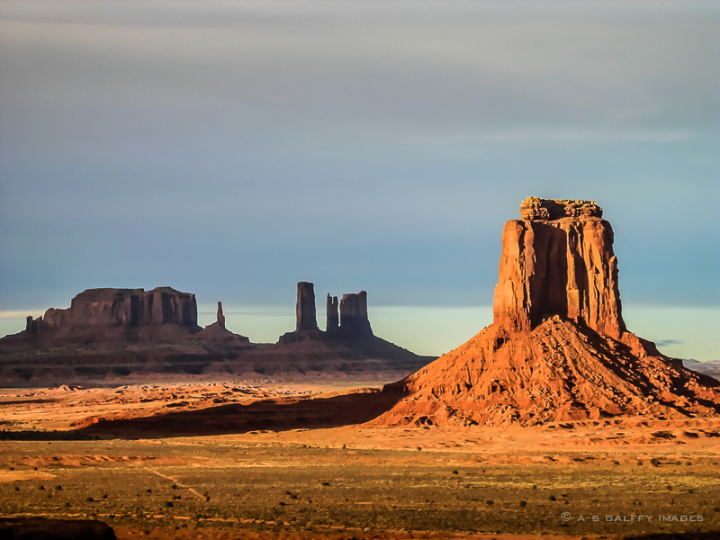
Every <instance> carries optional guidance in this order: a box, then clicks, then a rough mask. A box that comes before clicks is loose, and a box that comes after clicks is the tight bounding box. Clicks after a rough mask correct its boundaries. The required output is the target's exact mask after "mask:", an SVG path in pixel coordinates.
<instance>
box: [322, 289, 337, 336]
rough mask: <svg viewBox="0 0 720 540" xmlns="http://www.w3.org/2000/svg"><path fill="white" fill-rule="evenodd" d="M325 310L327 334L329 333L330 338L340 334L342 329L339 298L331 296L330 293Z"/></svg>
mask: <svg viewBox="0 0 720 540" xmlns="http://www.w3.org/2000/svg"><path fill="white" fill-rule="evenodd" d="M325 310H326V312H327V323H326V325H325V332H327V334H328V335H329V336H334V335H336V334H337V333H338V330H339V329H340V315H339V312H338V297H337V296H330V293H328V295H327V302H326V305H325Z"/></svg>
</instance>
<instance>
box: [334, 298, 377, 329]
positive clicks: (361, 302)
mask: <svg viewBox="0 0 720 540" xmlns="http://www.w3.org/2000/svg"><path fill="white" fill-rule="evenodd" d="M340 334H341V335H342V336H343V337H344V338H346V339H355V338H363V337H370V336H372V335H373V333H372V328H371V327H370V320H369V319H368V311H367V293H366V292H365V291H360V292H359V293H352V294H344V295H343V297H342V300H340Z"/></svg>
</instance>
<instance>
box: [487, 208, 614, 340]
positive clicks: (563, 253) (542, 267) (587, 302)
mask: <svg viewBox="0 0 720 540" xmlns="http://www.w3.org/2000/svg"><path fill="white" fill-rule="evenodd" d="M602 214H603V211H602V208H600V207H599V206H598V205H597V204H596V203H594V202H592V201H565V200H561V201H555V200H543V199H538V198H536V197H530V198H528V199H525V200H524V201H523V203H522V205H521V206H520V215H521V216H522V219H519V220H512V221H508V222H507V223H506V224H505V229H504V230H503V236H502V248H503V249H502V257H501V258H500V272H499V273H500V276H499V283H498V285H497V286H496V287H495V300H494V304H493V314H494V323H495V325H497V326H499V327H502V328H504V329H505V330H507V331H508V332H515V331H521V330H531V329H533V328H535V327H536V326H538V325H539V324H540V323H541V322H542V321H544V320H545V319H547V318H549V317H551V316H553V315H559V316H560V317H561V318H564V319H568V320H572V321H575V322H577V323H580V324H585V325H587V326H588V327H590V328H592V329H593V330H595V331H596V332H598V333H600V334H605V335H608V336H611V337H613V338H615V339H618V338H620V336H621V335H622V334H623V332H625V330H626V329H625V323H624V321H623V319H622V315H621V304H620V292H619V290H618V267H617V257H615V254H614V253H613V248H612V244H613V230H612V227H611V226H610V224H609V223H608V222H607V221H605V220H604V219H601V218H602Z"/></svg>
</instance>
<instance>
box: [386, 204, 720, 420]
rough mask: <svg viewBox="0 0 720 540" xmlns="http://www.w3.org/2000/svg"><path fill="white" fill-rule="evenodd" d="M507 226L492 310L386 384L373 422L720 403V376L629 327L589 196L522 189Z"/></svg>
mask: <svg viewBox="0 0 720 540" xmlns="http://www.w3.org/2000/svg"><path fill="white" fill-rule="evenodd" d="M520 215H521V219H519V220H512V221H509V222H508V223H507V224H506V225H505V228H504V230H503V235H502V248H503V249H502V256H501V259H500V268H499V279H498V284H497V286H496V288H495V299H494V306H493V312H494V322H493V324H492V325H490V326H488V327H487V328H485V329H483V330H482V331H481V332H480V333H479V334H477V335H476V336H475V337H473V338H472V339H471V340H470V341H468V342H467V343H465V344H463V345H461V346H460V347H458V348H457V349H455V350H453V351H451V352H449V353H447V354H445V355H443V356H441V357H440V358H439V359H437V360H436V361H435V362H433V363H431V364H429V365H427V366H425V367H424V368H422V369H420V370H419V371H417V372H415V373H414V374H412V375H410V376H409V377H407V378H405V379H403V380H401V381H399V382H397V383H394V384H391V385H387V386H386V387H385V389H384V391H385V392H388V393H393V394H397V395H399V396H401V397H399V398H398V403H397V404H396V405H395V406H394V407H393V408H392V409H391V410H389V411H388V412H386V413H384V414H383V415H382V416H380V417H378V418H377V419H376V420H374V421H373V423H374V424H376V425H408V424H416V425H421V424H439V425H443V424H455V425H472V424H484V425H506V424H514V423H517V424H520V425H537V424H545V423H548V422H558V421H562V422H573V421H587V420H591V421H598V420H601V419H605V418H611V417H617V416H626V417H646V418H661V419H662V418H693V417H697V416H718V415H720V382H718V381H717V380H715V379H713V378H711V377H708V376H706V375H703V374H700V373H696V372H694V371H690V370H688V369H685V368H684V367H683V365H682V362H681V361H679V360H675V359H672V358H668V357H666V356H663V355H662V354H661V353H660V352H658V350H657V348H656V347H655V345H654V344H653V343H652V342H650V341H647V340H644V339H641V338H639V337H637V336H636V335H634V334H632V333H630V332H628V331H627V330H626V328H625V323H624V322H623V319H622V313H621V306H620V293H619V290H618V277H617V276H618V270H617V258H616V257H615V254H614V253H613V249H612V244H613V231H612V228H611V227H610V224H609V223H608V222H607V221H605V220H603V219H602V209H601V208H600V207H599V206H598V205H597V204H596V203H594V202H590V201H567V200H543V199H537V198H529V199H525V200H524V201H523V203H522V205H521V207H520Z"/></svg>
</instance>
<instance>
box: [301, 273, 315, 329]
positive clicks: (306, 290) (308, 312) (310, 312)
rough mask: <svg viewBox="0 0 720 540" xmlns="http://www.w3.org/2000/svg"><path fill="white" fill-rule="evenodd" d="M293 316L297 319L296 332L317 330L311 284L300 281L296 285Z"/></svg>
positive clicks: (313, 292) (313, 293) (313, 294)
mask: <svg viewBox="0 0 720 540" xmlns="http://www.w3.org/2000/svg"><path fill="white" fill-rule="evenodd" d="M295 314H296V317H297V323H296V326H295V331H296V332H301V331H304V330H317V329H318V325H317V316H316V314H315V290H314V287H313V284H312V283H307V282H305V281H301V282H300V283H298V284H297V303H296V306H295Z"/></svg>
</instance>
